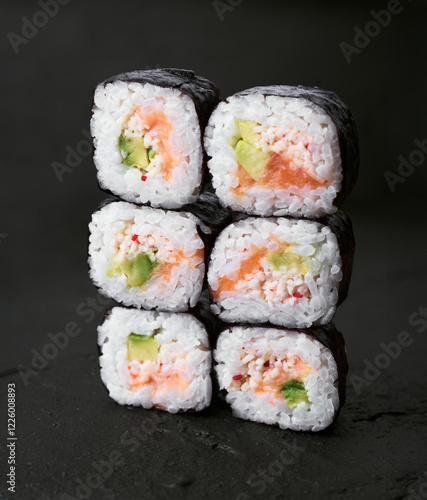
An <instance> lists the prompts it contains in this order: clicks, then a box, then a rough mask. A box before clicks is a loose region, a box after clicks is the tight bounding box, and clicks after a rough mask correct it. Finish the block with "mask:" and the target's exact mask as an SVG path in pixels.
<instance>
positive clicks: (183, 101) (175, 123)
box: [91, 69, 219, 208]
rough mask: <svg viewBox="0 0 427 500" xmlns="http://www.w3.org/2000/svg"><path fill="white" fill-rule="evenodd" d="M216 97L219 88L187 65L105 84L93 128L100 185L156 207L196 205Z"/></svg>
mask: <svg viewBox="0 0 427 500" xmlns="http://www.w3.org/2000/svg"><path fill="white" fill-rule="evenodd" d="M218 101H219V91H218V89H217V88H216V87H215V85H214V84H213V83H212V82H210V81H209V80H206V79H205V78H202V77H200V76H197V75H195V74H194V73H193V72H192V71H187V70H179V69H156V70H147V71H132V72H129V73H123V74H120V75H117V76H114V77H112V78H109V79H108V80H106V81H104V82H102V83H100V84H99V85H98V86H97V87H96V90H95V95H94V103H93V110H92V120H91V132H92V136H93V141H94V148H95V154H94V161H95V165H96V168H97V170H98V181H99V184H100V186H101V188H102V189H106V190H109V191H111V192H112V193H114V194H115V195H118V196H120V197H121V198H123V199H124V200H126V201H130V202H136V203H142V204H151V205H152V206H155V207H163V208H179V207H181V206H182V205H185V204H186V203H192V202H194V201H195V200H196V199H197V197H198V195H199V193H200V189H201V185H202V177H203V168H204V164H205V158H204V151H203V145H202V137H203V132H204V128H205V126H206V123H207V121H208V118H209V115H210V113H211V111H212V109H213V108H214V106H215V105H216V104H217V103H218Z"/></svg>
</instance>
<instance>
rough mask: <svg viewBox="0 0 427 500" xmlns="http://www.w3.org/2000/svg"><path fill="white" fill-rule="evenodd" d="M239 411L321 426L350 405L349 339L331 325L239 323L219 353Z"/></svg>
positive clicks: (288, 425) (286, 423) (285, 424)
mask: <svg viewBox="0 0 427 500" xmlns="http://www.w3.org/2000/svg"><path fill="white" fill-rule="evenodd" d="M214 358H215V361H216V362H217V363H218V364H217V366H216V367H215V369H216V373H217V376H218V381H219V386H220V389H225V391H226V392H227V395H226V400H227V402H228V403H229V404H230V405H231V407H232V409H233V414H234V415H235V416H236V417H240V418H243V419H246V420H253V421H255V422H263V423H265V424H270V425H273V424H276V425H278V426H279V427H281V428H282V429H292V430H295V431H320V430H322V429H324V428H325V427H327V426H328V425H330V424H331V423H332V421H333V420H334V418H335V417H336V415H337V412H338V409H339V408H340V406H342V405H343V404H344V399H345V378H346V374H347V370H348V367H347V359H346V353H345V346H344V339H343V337H342V335H341V334H340V333H339V332H338V331H337V330H336V329H335V327H334V326H333V325H332V324H330V325H328V327H320V328H316V329H310V330H299V331H296V330H284V329H276V328H264V327H252V326H235V327H232V328H229V329H228V330H226V331H224V332H222V333H221V335H220V336H219V338H218V344H217V348H216V350H215V352H214Z"/></svg>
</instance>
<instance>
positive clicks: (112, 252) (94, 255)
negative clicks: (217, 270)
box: [89, 201, 209, 311]
mask: <svg viewBox="0 0 427 500" xmlns="http://www.w3.org/2000/svg"><path fill="white" fill-rule="evenodd" d="M89 231H90V236H89V268H90V271H89V274H90V276H91V278H92V280H93V281H94V283H95V285H96V286H98V287H99V288H100V291H101V293H103V294H104V295H106V296H107V297H111V298H113V299H115V300H117V301H118V302H121V303H122V304H124V305H128V306H136V307H143V308H145V309H159V310H166V311H186V310H187V309H188V308H189V307H192V306H194V305H195V304H196V302H197V300H198V299H199V297H200V294H201V291H202V286H203V280H204V274H205V244H204V242H203V239H202V236H201V235H203V231H205V232H206V233H208V232H209V229H208V228H207V227H206V226H204V225H202V224H201V223H200V221H199V220H198V219H197V218H196V217H195V216H194V215H192V214H190V213H186V212H183V213H176V212H170V211H164V210H160V209H155V208H150V207H138V206H136V205H133V204H130V203H126V202H123V201H117V202H111V203H109V204H107V205H105V206H104V207H103V208H101V209H100V210H98V211H97V212H95V213H94V214H93V216H92V222H91V223H90V224H89Z"/></svg>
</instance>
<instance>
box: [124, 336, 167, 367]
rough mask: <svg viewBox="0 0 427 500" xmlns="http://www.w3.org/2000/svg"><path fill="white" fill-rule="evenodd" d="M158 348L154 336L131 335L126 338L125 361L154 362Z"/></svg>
mask: <svg viewBox="0 0 427 500" xmlns="http://www.w3.org/2000/svg"><path fill="white" fill-rule="evenodd" d="M159 348H160V346H159V343H158V342H157V340H156V339H155V338H154V336H151V335H138V334H136V333H131V334H130V335H128V338H127V359H128V361H149V360H152V361H155V360H156V359H157V354H158V353H159Z"/></svg>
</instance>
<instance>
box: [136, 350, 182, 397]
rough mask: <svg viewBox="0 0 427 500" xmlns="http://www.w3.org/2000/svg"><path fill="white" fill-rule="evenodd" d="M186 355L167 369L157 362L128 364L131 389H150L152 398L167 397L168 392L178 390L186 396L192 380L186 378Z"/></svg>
mask: <svg viewBox="0 0 427 500" xmlns="http://www.w3.org/2000/svg"><path fill="white" fill-rule="evenodd" d="M185 358H186V353H185V354H182V357H181V358H178V359H176V360H175V361H174V362H173V364H172V367H171V366H168V367H166V366H165V365H163V363H160V362H159V361H157V360H148V361H143V362H140V361H130V362H129V363H128V371H129V377H130V382H129V389H130V390H132V391H140V390H142V389H144V388H146V387H150V388H151V391H150V398H154V397H155V396H156V395H157V396H158V395H162V396H166V394H167V392H168V391H171V390H178V391H179V393H180V394H182V395H183V394H184V393H185V391H186V390H187V388H188V386H189V385H190V382H191V381H190V380H187V379H186V378H185V377H184V375H183V374H184V373H185V369H186V359H185Z"/></svg>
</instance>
